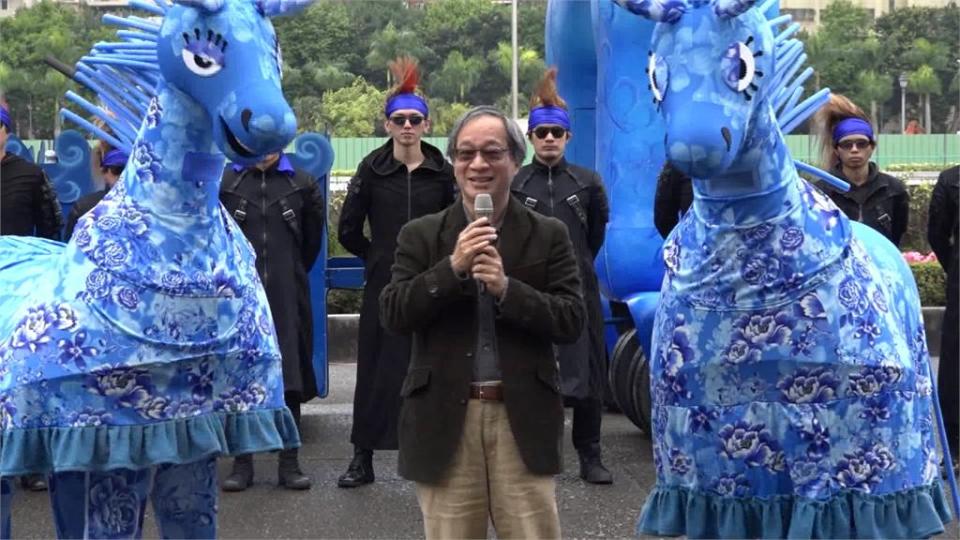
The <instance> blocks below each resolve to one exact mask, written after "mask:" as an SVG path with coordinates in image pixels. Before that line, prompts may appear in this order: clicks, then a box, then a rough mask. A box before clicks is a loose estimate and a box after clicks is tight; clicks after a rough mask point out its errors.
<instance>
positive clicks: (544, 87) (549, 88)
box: [530, 67, 567, 109]
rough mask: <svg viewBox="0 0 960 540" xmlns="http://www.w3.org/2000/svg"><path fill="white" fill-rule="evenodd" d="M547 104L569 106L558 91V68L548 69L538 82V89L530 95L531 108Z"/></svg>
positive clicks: (561, 106)
mask: <svg viewBox="0 0 960 540" xmlns="http://www.w3.org/2000/svg"><path fill="white" fill-rule="evenodd" d="M540 105H545V106H548V107H560V108H563V109H566V108H567V102H566V101H564V100H563V98H562V97H560V94H559V93H557V68H556V67H552V68H550V69H548V70H547V71H546V72H545V73H544V74H543V77H542V78H541V79H540V82H538V83H537V89H536V90H535V91H534V93H533V95H532V96H530V108H531V109H532V108H534V107H538V106H540Z"/></svg>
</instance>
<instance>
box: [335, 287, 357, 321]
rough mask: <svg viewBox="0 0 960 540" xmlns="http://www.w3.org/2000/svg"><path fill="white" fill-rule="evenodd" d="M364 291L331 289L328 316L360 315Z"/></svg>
mask: <svg viewBox="0 0 960 540" xmlns="http://www.w3.org/2000/svg"><path fill="white" fill-rule="evenodd" d="M362 302H363V291H362V290H352V289H351V290H348V289H330V290H329V291H327V314H328V315H335V314H342V313H360V304H361V303H362Z"/></svg>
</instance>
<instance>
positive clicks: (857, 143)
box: [837, 139, 873, 150]
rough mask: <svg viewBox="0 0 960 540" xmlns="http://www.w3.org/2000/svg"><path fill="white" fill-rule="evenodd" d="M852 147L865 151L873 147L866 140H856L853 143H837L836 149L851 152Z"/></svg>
mask: <svg viewBox="0 0 960 540" xmlns="http://www.w3.org/2000/svg"><path fill="white" fill-rule="evenodd" d="M854 146H856V147H857V150H866V149H867V148H870V147H871V146H873V143H872V142H870V141H868V140H866V139H856V140H853V141H843V142H839V143H837V147H838V148H842V149H844V150H853V147H854Z"/></svg>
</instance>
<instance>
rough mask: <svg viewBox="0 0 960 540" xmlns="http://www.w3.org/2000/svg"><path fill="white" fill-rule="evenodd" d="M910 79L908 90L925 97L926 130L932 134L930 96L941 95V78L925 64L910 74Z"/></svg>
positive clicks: (924, 117)
mask: <svg viewBox="0 0 960 540" xmlns="http://www.w3.org/2000/svg"><path fill="white" fill-rule="evenodd" d="M908 78H909V81H910V85H909V86H908V88H912V89H913V91H914V92H916V93H918V94H921V95H922V96H923V119H924V129H926V131H927V133H930V132H931V129H930V128H931V125H930V94H934V95H938V96H939V95H940V77H938V76H937V73H936V72H935V71H934V70H933V68H932V67H930V66H928V65H926V64H924V65H922V66H920V67H918V68H917V69H915V70H914V71H913V72H912V73H910V75H908Z"/></svg>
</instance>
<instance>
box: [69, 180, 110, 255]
mask: <svg viewBox="0 0 960 540" xmlns="http://www.w3.org/2000/svg"><path fill="white" fill-rule="evenodd" d="M106 194H107V190H106V189H101V190H100V191H94V192H93V193H87V194H86V195H84V196H83V197H80V198H79V199H77V202H75V203H73V206H71V207H70V212H69V213H68V214H67V229H66V232H65V233H64V235H63V240H64V242H66V241H68V240H70V237H71V236H73V229H74V228H75V227H76V226H77V222H78V221H80V218H82V217H83V215H84V214H86V213H87V212H89V211H90V210H93V207H94V206H96V205H97V204H99V203H100V201H101V200H103V196H104V195H106Z"/></svg>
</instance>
